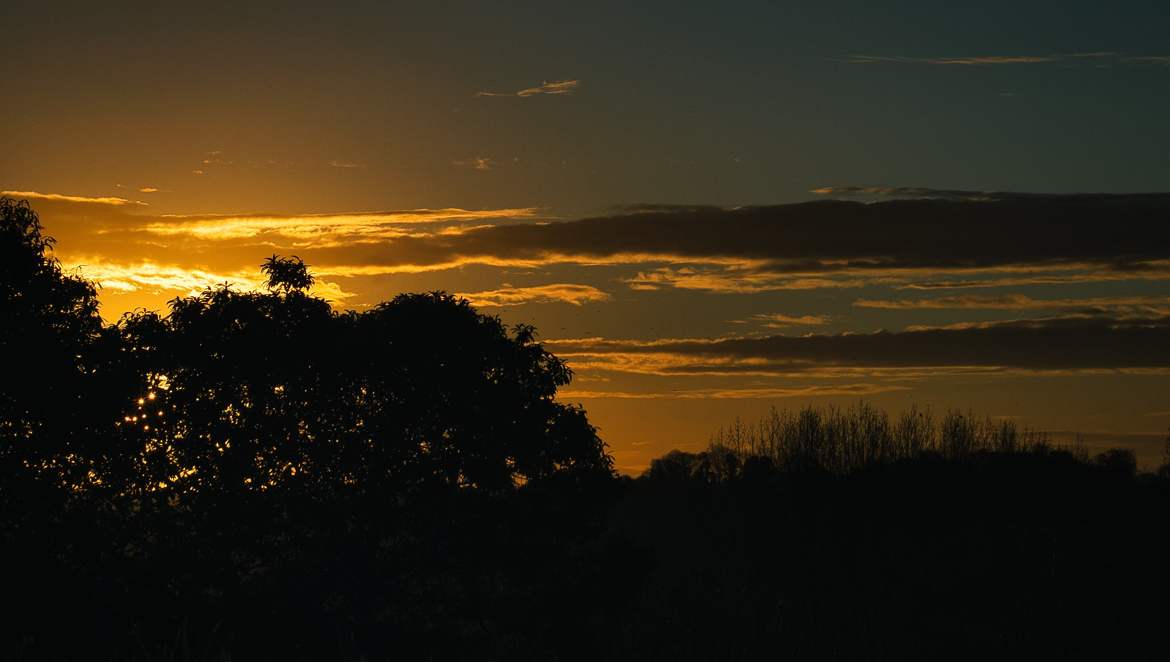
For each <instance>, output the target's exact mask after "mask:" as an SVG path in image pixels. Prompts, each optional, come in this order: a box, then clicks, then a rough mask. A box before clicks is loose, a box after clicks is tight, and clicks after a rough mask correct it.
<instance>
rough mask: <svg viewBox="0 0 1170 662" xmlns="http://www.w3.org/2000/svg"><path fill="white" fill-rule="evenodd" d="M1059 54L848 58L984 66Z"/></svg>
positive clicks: (1054, 57)
mask: <svg viewBox="0 0 1170 662" xmlns="http://www.w3.org/2000/svg"><path fill="white" fill-rule="evenodd" d="M1060 59H1061V57H1060V56H1057V55H975V56H966V57H905V56H901V55H853V56H850V57H849V59H848V60H847V61H848V62H850V63H851V64H878V63H889V62H893V63H899V64H957V65H965V66H983V65H997V64H1043V63H1047V62H1057V61H1059V60H1060Z"/></svg>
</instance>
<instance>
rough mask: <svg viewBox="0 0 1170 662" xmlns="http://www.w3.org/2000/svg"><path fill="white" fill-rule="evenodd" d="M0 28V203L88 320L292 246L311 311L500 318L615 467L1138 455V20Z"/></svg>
mask: <svg viewBox="0 0 1170 662" xmlns="http://www.w3.org/2000/svg"><path fill="white" fill-rule="evenodd" d="M879 4H880V6H879ZM334 5H336V6H334ZM0 20H2V21H3V24H4V25H5V26H7V29H6V31H5V37H4V40H3V43H2V44H0V75H2V76H3V78H4V80H5V81H6V84H7V86H6V91H7V95H6V103H4V104H3V105H0V127H3V128H0V190H3V191H6V192H7V193H6V195H9V196H12V197H19V198H25V199H28V200H29V201H30V202H31V203H32V204H33V207H34V209H36V210H37V211H38V212H39V213H40V215H41V218H42V221H43V222H44V224H45V226H46V229H47V231H48V233H49V234H52V235H54V236H55V237H56V238H57V239H58V244H57V247H56V256H57V257H58V258H59V259H60V260H61V261H62V263H63V265H65V266H66V268H68V269H70V270H72V271H74V272H76V273H80V274H82V275H85V276H87V277H89V278H92V279H94V280H96V281H98V282H99V283H101V285H102V289H101V300H102V306H103V307H102V313H103V315H104V316H105V317H106V318H107V319H108V320H110V321H111V322H113V321H116V320H117V319H118V317H120V316H121V314H122V313H124V312H126V311H128V310H132V309H134V308H138V307H146V308H149V309H156V310H163V309H165V307H166V302H167V301H168V300H170V299H171V298H173V297H175V296H181V295H186V294H190V293H193V292H198V291H199V290H200V289H201V288H203V287H205V286H207V285H210V284H214V283H223V282H231V283H234V284H235V286H236V287H239V288H241V289H246V288H252V287H258V286H259V284H260V273H259V264H260V262H261V260H263V258H265V257H267V256H269V255H271V254H273V253H279V254H284V255H288V254H296V255H299V256H301V257H303V258H304V259H305V261H306V262H307V263H308V264H309V265H310V268H311V269H312V270H313V271H314V273H315V274H316V275H317V276H318V278H319V283H318V286H317V290H316V291H317V293H318V294H319V295H321V296H323V297H326V298H327V299H329V300H330V301H331V302H333V304H334V306H335V307H337V308H338V309H339V310H340V309H354V310H362V309H364V308H367V307H369V306H371V305H374V304H376V303H378V302H379V301H384V300H387V299H390V298H392V297H393V296H394V295H396V294H398V293H401V292H409V291H432V290H446V291H449V292H454V293H458V294H460V295H462V296H465V297H466V298H468V299H469V300H470V301H472V303H473V304H475V305H476V306H477V307H478V308H479V309H480V310H481V311H483V312H485V313H488V314H492V315H499V316H500V317H501V318H502V319H503V320H504V321H506V322H509V323H520V322H523V323H531V324H535V325H536V326H537V329H538V331H539V335H540V338H541V339H542V340H543V341H544V342H545V343H546V345H547V347H548V348H549V349H550V350H552V351H553V352H554V353H556V354H557V355H558V356H561V357H563V358H565V359H566V360H567V361H568V362H569V365H570V366H571V367H573V368H574V371H575V373H576V378H575V379H574V381H573V383H572V384H571V385H570V386H569V387H567V388H566V389H564V391H563V393H562V395H561V397H562V399H564V400H566V401H572V402H580V403H581V404H583V405H584V406H585V407H586V409H587V411H588V412H589V415H590V419H591V420H592V421H593V422H594V424H595V425H597V426H598V427H599V428H600V432H601V435H602V437H603V439H605V440H606V441H607V442H608V443H609V445H610V448H611V451H612V452H613V454H614V456H615V459H616V462H617V465H618V467H619V469H621V470H623V471H627V472H631V473H636V472H638V471H640V470H641V469H642V468H644V467H645V466H646V465H647V464H648V463H649V461H650V459H651V458H653V457H656V456H658V455H661V454H662V453H664V452H666V451H668V450H670V449H673V448H680V449H684V450H699V449H701V448H702V447H703V446H705V444H706V443H707V441H708V440H709V438H710V436H711V435H712V434H713V433H714V432H715V431H716V430H718V428H719V427H720V426H722V425H726V424H728V423H729V422H731V421H732V420H734V419H735V418H736V417H743V418H744V419H747V420H751V419H754V418H757V417H759V416H761V415H762V414H763V413H765V412H766V411H767V410H768V409H769V408H771V407H781V408H784V407H800V406H803V405H807V404H817V405H838V406H844V405H848V404H851V403H855V402H857V401H858V400H860V399H863V398H864V399H866V400H868V401H870V402H872V403H874V404H877V405H879V406H882V407H886V408H889V409H891V410H898V409H901V408H904V407H907V406H909V405H911V404H916V405H918V406H929V407H932V408H933V409H935V410H939V411H943V410H946V409H948V408H958V409H963V410H967V409H970V410H972V411H975V412H977V413H979V414H981V415H987V416H992V417H1000V418H1010V419H1011V420H1015V421H1017V422H1018V423H1020V424H1021V425H1024V426H1031V427H1033V428H1037V429H1043V430H1050V431H1054V432H1055V433H1059V434H1061V435H1064V436H1066V437H1067V436H1068V435H1069V434H1071V433H1073V432H1076V433H1081V435H1082V438H1083V439H1084V440H1086V441H1087V443H1089V444H1098V443H1099V444H1111V443H1123V444H1126V445H1130V446H1132V447H1134V448H1136V449H1137V450H1138V453H1139V458H1140V459H1142V460H1143V461H1144V462H1145V463H1147V464H1149V463H1152V462H1156V461H1157V459H1158V457H1159V455H1160V453H1161V441H1160V440H1161V438H1162V436H1164V434H1165V431H1166V429H1167V427H1168V426H1170V227H1168V225H1167V221H1168V219H1170V196H1164V195H1162V196H1160V195H1157V193H1159V192H1165V191H1168V190H1170V156H1168V154H1170V125H1168V124H1167V122H1166V118H1167V117H1170V35H1168V33H1167V29H1166V26H1167V25H1170V5H1167V4H1166V3H1165V2H1114V3H1108V4H1104V3H1099V2H1059V3H1056V2H1019V1H1016V2H1010V3H1008V2H979V3H945V4H944V3H938V2H888V3H873V2H860V1H854V2H829V1H821V2H771V3H762V2H760V3H756V2H743V3H680V2H670V3H657V2H639V3H628V2H625V3H604V2H591V3H535V2H534V3H524V2H513V3H461V2H427V3H394V2H351V3H331V4H329V5H326V3H318V2H313V3H308V2H280V3H249V2H233V3H185V4H183V5H182V6H179V5H177V4H175V3H157V2H154V3H145V2H144V3H135V2H114V3H103V4H100V5H99V4H98V3H90V2H85V3H65V2H35V3H34V2H23V1H21V0H15V1H11V0H10V1H9V2H6V3H4V5H3V7H0ZM1090 194H1092V195H1090Z"/></svg>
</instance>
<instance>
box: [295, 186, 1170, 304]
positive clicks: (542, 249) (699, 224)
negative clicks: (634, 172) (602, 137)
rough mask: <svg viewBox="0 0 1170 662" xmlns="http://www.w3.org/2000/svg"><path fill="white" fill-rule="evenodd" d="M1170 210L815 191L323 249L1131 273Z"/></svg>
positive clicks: (462, 257)
mask: <svg viewBox="0 0 1170 662" xmlns="http://www.w3.org/2000/svg"><path fill="white" fill-rule="evenodd" d="M1168 214H1170V194H1147V195H1068V196H1063V195H1031V196H1029V195H1016V194H1012V195H1010V196H1003V197H997V198H994V199H990V200H985V201H968V200H964V201H957V200H946V199H913V200H899V199H894V200H883V201H879V202H872V203H862V202H856V201H845V200H819V201H813V202H805V203H798V204H788V205H777V206H768V207H738V208H732V209H725V208H718V207H698V208H687V209H678V210H674V209H667V210H662V211H647V212H638V213H624V214H615V215H611V216H601V217H593V218H585V219H580V220H575V221H565V222H547V223H524V224H508V225H493V226H490V227H483V228H477V229H473V230H469V231H467V232H464V233H462V234H460V235H457V236H450V237H446V236H444V237H435V236H431V237H402V238H397V239H394V240H393V241H389V242H386V243H382V244H372V245H369V246H368V247H364V248H361V250H359V251H358V252H356V253H354V252H349V253H347V254H346V255H345V256H343V255H341V254H340V253H333V254H331V253H328V252H325V251H323V252H321V253H320V254H318V256H317V258H316V259H317V262H319V263H322V264H336V263H339V262H344V261H352V260H354V259H355V258H358V259H359V262H358V263H360V264H365V265H370V266H373V265H383V266H385V267H392V268H396V269H398V270H406V269H407V268H410V269H413V270H425V269H428V268H432V269H433V268H449V267H450V266H452V265H458V264H470V263H480V264H497V265H505V264H507V265H513V266H521V265H524V266H532V265H539V264H552V263H576V264H638V263H654V262H659V263H666V264H671V265H677V266H678V267H679V268H681V267H684V266H693V265H723V266H725V267H728V268H729V269H731V268H733V269H734V271H730V272H729V274H724V275H733V276H735V277H736V278H738V279H739V280H740V281H741V282H743V283H745V285H746V286H745V287H743V288H742V289H743V290H744V291H755V290H758V289H759V288H761V287H783V286H782V285H779V284H775V283H773V282H772V281H774V280H775V278H777V277H778V276H782V275H787V276H789V277H791V278H804V277H810V278H822V279H829V278H843V277H856V278H883V277H886V278H894V277H898V278H907V277H910V276H913V275H915V274H914V273H913V272H915V271H917V272H919V273H918V274H917V275H918V276H919V277H920V276H921V275H922V272H942V271H952V272H955V273H958V272H967V273H971V272H979V271H982V270H990V269H1008V268H1012V269H1015V268H1023V267H1027V268H1029V269H1040V268H1043V269H1058V268H1065V269H1068V268H1073V267H1076V268H1089V269H1107V270H1114V271H1117V272H1130V273H1135V274H1136V273H1141V272H1142V271H1146V270H1151V269H1155V268H1164V267H1165V266H1166V265H1165V264H1162V265H1161V266H1159V264H1160V261H1163V262H1164V261H1168V260H1170V224H1168V223H1166V222H1165V219H1166V218H1167V215H1168ZM1168 264H1170V263H1168ZM765 274H766V275H765ZM680 275H681V276H682V277H681V278H680V277H679V276H680ZM704 275H710V274H703V273H702V272H697V271H696V272H695V273H691V274H687V273H684V272H681V271H679V272H677V273H672V274H667V276H670V278H666V279H663V280H668V281H671V282H677V281H685V280H694V279H695V278H696V277H700V276H704ZM656 278H659V277H658V276H647V275H645V274H643V276H642V277H641V278H640V279H635V280H634V281H633V284H636V285H642V286H647V287H651V286H654V285H655V284H656V282H655V279H656ZM919 279H920V278H919ZM816 285H818V286H821V285H824V283H817V284H816Z"/></svg>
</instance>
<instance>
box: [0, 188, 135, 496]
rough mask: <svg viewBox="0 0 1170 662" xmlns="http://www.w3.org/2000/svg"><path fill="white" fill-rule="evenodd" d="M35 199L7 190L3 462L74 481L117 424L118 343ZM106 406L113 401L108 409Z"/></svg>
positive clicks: (2, 207)
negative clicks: (56, 252) (111, 366)
mask: <svg viewBox="0 0 1170 662" xmlns="http://www.w3.org/2000/svg"><path fill="white" fill-rule="evenodd" d="M53 243H54V242H53V239H52V238H49V237H46V236H44V235H43V234H42V227H41V222H40V219H39V218H38V216H37V214H36V212H34V211H33V210H32V209H31V208H30V207H29V205H28V203H27V202H26V201H22V202H17V201H14V200H12V199H9V198H0V320H2V323H0V356H2V357H3V364H4V365H3V369H2V370H0V466H2V469H0V470H2V471H3V472H4V476H5V477H6V478H11V477H12V476H13V472H14V471H16V469H17V467H24V468H25V469H28V470H30V471H32V473H35V474H39V475H45V476H48V475H53V476H55V478H56V479H59V480H62V481H65V482H68V483H70V484H80V483H84V482H86V481H88V480H90V479H91V478H92V476H90V470H91V469H92V467H90V466H87V463H86V462H85V461H84V460H83V458H86V457H89V456H91V455H93V454H94V451H95V450H96V449H97V447H99V446H100V439H101V438H102V437H103V436H104V434H105V433H106V431H107V430H108V429H109V428H110V427H111V423H112V417H111V414H112V411H113V410H112V408H111V405H113V404H114V402H115V401H116V400H113V399H111V398H112V397H113V393H114V392H115V391H116V390H117V388H116V387H112V385H111V379H112V378H113V377H114V376H113V375H112V374H111V372H110V371H109V370H106V369H105V368H106V367H107V366H106V365H104V360H103V358H101V357H100V356H99V354H101V353H103V352H106V353H107V355H108V352H109V351H112V350H113V349H114V347H113V346H114V345H116V333H114V332H113V331H112V330H111V329H109V328H107V327H103V325H102V321H101V317H100V316H99V315H98V300H97V291H96V288H95V286H94V285H93V283H90V282H89V281H87V280H85V279H83V278H80V277H77V276H72V275H68V274H65V273H64V272H63V271H62V269H61V266H60V263H59V262H58V261H57V259H56V258H54V257H53V256H52V255H51V254H50V253H51V250H52V247H53ZM103 408H104V409H103Z"/></svg>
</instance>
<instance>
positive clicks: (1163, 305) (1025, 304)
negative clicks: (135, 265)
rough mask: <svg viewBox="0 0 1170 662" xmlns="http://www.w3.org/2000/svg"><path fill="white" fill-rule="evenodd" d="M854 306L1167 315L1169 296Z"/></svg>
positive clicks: (866, 304) (862, 302) (861, 304)
mask: <svg viewBox="0 0 1170 662" xmlns="http://www.w3.org/2000/svg"><path fill="white" fill-rule="evenodd" d="M853 305H854V306H855V307H857V308H880V309H884V310H949V309H963V310H1065V311H1079V312H1085V313H1088V312H1104V311H1111V312H1112V313H1113V314H1115V315H1116V314H1121V313H1123V312H1126V311H1128V313H1129V315H1138V316H1149V315H1151V314H1153V315H1161V316H1170V296H1128V297H1087V298H1065V299H1033V298H1032V297H1029V296H1026V295H1023V294H1000V295H961V296H950V297H936V298H932V299H894V300H889V299H885V300H883V299H858V300H856V301H854V302H853Z"/></svg>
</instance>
